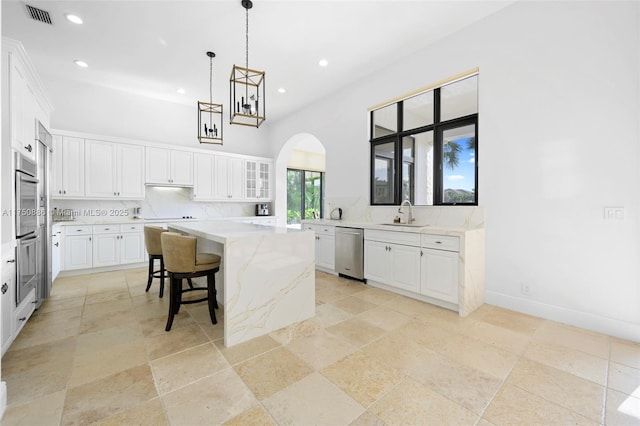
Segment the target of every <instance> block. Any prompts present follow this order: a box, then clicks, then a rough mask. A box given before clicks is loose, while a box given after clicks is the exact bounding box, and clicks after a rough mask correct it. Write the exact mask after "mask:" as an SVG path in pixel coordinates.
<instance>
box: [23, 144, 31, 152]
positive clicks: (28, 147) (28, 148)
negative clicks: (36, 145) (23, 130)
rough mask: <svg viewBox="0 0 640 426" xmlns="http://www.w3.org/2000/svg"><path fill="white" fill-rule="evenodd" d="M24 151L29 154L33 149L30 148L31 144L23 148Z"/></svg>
mask: <svg viewBox="0 0 640 426" xmlns="http://www.w3.org/2000/svg"><path fill="white" fill-rule="evenodd" d="M24 149H26V150H27V151H29V152H31V151H33V148H32V147H31V144H29V145H27V146H25V147H24Z"/></svg>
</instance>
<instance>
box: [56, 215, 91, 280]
mask: <svg viewBox="0 0 640 426" xmlns="http://www.w3.org/2000/svg"><path fill="white" fill-rule="evenodd" d="M63 247H64V248H63V251H64V262H63V264H64V270H73V269H87V268H91V267H92V265H93V244H92V231H91V226H88V225H79V226H65V229H64V242H63Z"/></svg>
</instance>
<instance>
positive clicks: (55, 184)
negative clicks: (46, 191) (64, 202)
mask: <svg viewBox="0 0 640 426" xmlns="http://www.w3.org/2000/svg"><path fill="white" fill-rule="evenodd" d="M62 159H63V155H62V136H60V135H53V153H52V154H51V164H52V170H51V196H52V197H61V196H62V190H63V186H62V161H63V160H62Z"/></svg>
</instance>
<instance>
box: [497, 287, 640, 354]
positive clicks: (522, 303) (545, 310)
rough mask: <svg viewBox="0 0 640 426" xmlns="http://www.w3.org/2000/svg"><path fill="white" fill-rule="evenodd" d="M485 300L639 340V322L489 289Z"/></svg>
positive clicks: (542, 316)
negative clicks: (635, 322)
mask: <svg viewBox="0 0 640 426" xmlns="http://www.w3.org/2000/svg"><path fill="white" fill-rule="evenodd" d="M485 302H486V303H487V304H489V305H495V306H499V307H501V308H505V309H511V310H513V311H518V312H523V313H525V314H529V315H533V316H536V317H540V318H544V319H548V320H552V321H557V322H561V323H564V324H569V325H573V326H575V327H580V328H585V329H587V330H592V331H596V332H598V333H603V334H608V335H610V336H615V337H619V338H621V339H625V340H631V341H633V342H640V324H634V323H631V322H627V321H621V320H617V319H614V318H607V317H603V316H600V315H594V314H590V313H587V312H580V311H576V310H573V309H567V308H563V307H560V306H555V305H549V304H547V303H542V302H536V301H533V300H526V299H521V298H519V297H513V296H509V295H507V294H503V293H496V292H493V291H489V290H487V291H486V292H485Z"/></svg>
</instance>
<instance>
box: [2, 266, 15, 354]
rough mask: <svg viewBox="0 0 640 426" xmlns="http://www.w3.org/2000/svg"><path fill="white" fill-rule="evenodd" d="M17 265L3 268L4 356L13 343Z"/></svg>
mask: <svg viewBox="0 0 640 426" xmlns="http://www.w3.org/2000/svg"><path fill="white" fill-rule="evenodd" d="M15 273H16V269H15V263H5V264H4V265H3V268H2V282H1V283H0V286H1V287H2V293H1V295H0V297H2V326H1V327H2V330H1V333H2V355H4V353H5V352H6V351H7V349H9V346H10V345H11V342H12V341H13V328H14V326H13V320H14V312H15V310H16V305H15V300H16V299H15V296H14V294H13V292H14V291H15V281H14V277H15Z"/></svg>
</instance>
